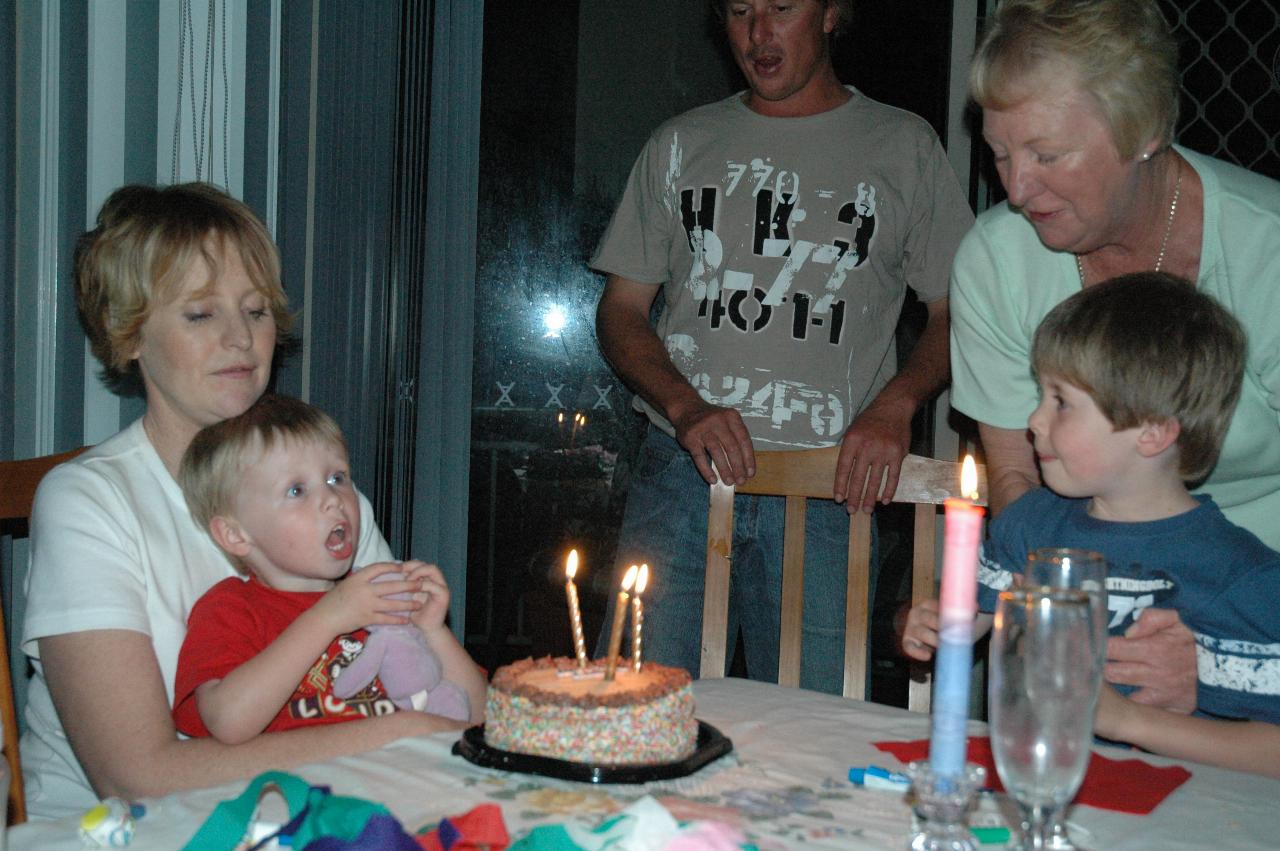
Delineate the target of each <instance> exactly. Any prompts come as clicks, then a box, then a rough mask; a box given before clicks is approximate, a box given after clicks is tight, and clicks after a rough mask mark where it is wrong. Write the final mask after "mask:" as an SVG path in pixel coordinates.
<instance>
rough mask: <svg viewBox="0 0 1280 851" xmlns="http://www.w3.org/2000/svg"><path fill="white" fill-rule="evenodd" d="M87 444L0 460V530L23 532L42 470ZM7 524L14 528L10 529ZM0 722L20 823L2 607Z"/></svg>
mask: <svg viewBox="0 0 1280 851" xmlns="http://www.w3.org/2000/svg"><path fill="white" fill-rule="evenodd" d="M88 448H89V447H87V446H81V447H80V448H78V449H72V450H70V451H68V452H60V453H58V454H57V455H44V456H41V457H40V458H27V459H24V460H21V461H0V531H2V532H6V533H7V532H9V531H13V532H21V533H22V534H25V533H26V529H25V528H24V527H25V522H26V521H27V520H28V519H29V518H30V517H31V505H32V503H34V502H35V498H36V487H37V486H38V485H39V484H40V480H41V479H43V478H44V475H45V473H47V472H49V471H50V470H51V469H53V468H54V467H56V466H57V465H59V464H61V463H62V462H63V461H70V460H71V459H72V458H74V457H76V456H77V455H79V454H80V453H81V452H83V451H85V450H86V449H88ZM14 521H21V522H22V527H23V528H18V527H17V526H16V524H15V523H14ZM10 526H15V528H13V529H10V528H9V527H10ZM0 724H3V725H4V755H5V759H7V760H8V762H9V776H10V779H9V824H21V823H22V822H24V821H26V820H27V798H26V793H25V791H24V790H23V787H22V758H21V755H20V754H19V752H18V709H17V706H16V704H15V701H14V693H13V675H12V672H11V671H10V669H9V641H8V631H7V628H6V626H5V622H4V611H3V609H0Z"/></svg>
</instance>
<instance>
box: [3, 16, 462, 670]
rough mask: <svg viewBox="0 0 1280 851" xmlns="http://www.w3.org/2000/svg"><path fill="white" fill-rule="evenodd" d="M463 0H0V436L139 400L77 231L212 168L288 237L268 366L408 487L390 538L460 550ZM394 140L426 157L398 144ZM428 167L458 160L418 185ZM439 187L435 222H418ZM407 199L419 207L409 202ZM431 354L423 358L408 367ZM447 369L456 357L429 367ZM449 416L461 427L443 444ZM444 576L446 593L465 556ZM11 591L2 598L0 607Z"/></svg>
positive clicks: (48, 439)
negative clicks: (292, 342) (409, 124)
mask: <svg viewBox="0 0 1280 851" xmlns="http://www.w3.org/2000/svg"><path fill="white" fill-rule="evenodd" d="M477 6H478V4H476V3H475V2H472V0H436V1H435V2H432V1H431V0H370V2H363V3H359V4H328V3H322V4H312V3H295V2H273V0H214V2H212V3H206V2H196V0H173V2H129V3H88V4H74V3H72V4H68V3H59V2H52V0H50V2H39V0H30V1H29V2H27V0H24V2H20V3H14V4H4V9H3V11H0V178H3V179H0V258H2V259H3V260H4V261H5V262H6V264H7V265H6V268H9V269H11V270H14V274H12V275H11V276H6V277H5V278H4V279H3V281H2V282H0V458H6V459H7V458H21V457H29V456H33V455H40V454H46V453H49V452H53V451H57V450H61V449H66V448H69V447H71V446H78V445H81V444H83V443H95V442H97V441H99V440H101V439H103V438H104V437H106V436H108V435H110V434H112V433H114V432H115V431H117V430H118V429H119V428H120V427H121V426H122V425H124V424H127V423H128V422H131V421H132V420H133V419H135V418H136V417H137V416H138V415H139V414H140V413H141V410H142V406H141V401H140V399H138V398H136V397H131V396H128V395H126V396H123V397H122V396H118V395H115V394H113V393H112V392H111V390H110V389H109V388H107V387H106V386H105V385H104V384H103V383H102V382H101V381H100V380H99V378H98V368H97V364H96V362H95V361H93V359H92V358H91V357H90V355H89V354H88V352H87V348H86V346H85V341H84V336H83V333H82V332H81V329H80V327H79V323H78V321H77V317H76V313H75V307H74V300H73V288H74V277H73V274H72V256H73V251H74V245H75V240H76V238H77V237H78V236H79V235H80V234H81V233H82V232H83V231H84V230H86V229H87V228H88V227H89V226H90V225H91V219H92V216H93V215H94V214H95V213H96V211H97V209H98V208H99V207H100V205H101V203H102V201H103V199H105V197H106V196H107V194H108V193H109V192H110V191H112V190H113V189H115V188H116V187H118V186H120V185H122V184H125V183H130V182H140V183H170V182H180V181H188V180H196V179H201V180H207V181H210V182H213V183H216V184H219V185H222V186H225V187H226V188H227V189H228V190H229V191H230V192H231V193H232V194H234V195H237V196H239V197H242V198H243V199H245V201H246V202H247V203H249V204H250V206H252V207H253V208H254V209H255V211H257V212H258V213H259V214H260V215H261V216H262V217H263V218H264V220H266V221H267V223H268V226H269V227H270V228H271V229H272V231H273V233H274V234H275V236H276V238H277V241H278V243H279V245H280V248H281V252H282V256H283V260H284V277H285V286H286V289H287V291H288V293H289V297H290V302H291V307H292V308H293V309H294V310H295V311H297V312H298V319H299V321H298V322H297V323H295V328H296V329H298V331H299V344H298V345H297V346H296V347H295V348H294V349H293V350H292V351H290V352H289V354H288V355H287V356H286V357H283V358H279V359H277V360H278V363H280V364H282V365H281V366H280V368H279V372H278V383H277V386H278V388H279V389H280V390H282V391H284V392H287V393H291V394H294V395H300V396H304V397H307V398H309V399H310V400H311V401H313V402H314V403H316V404H317V405H319V406H321V407H323V408H324V409H326V410H328V411H331V412H332V413H333V414H334V416H335V417H336V418H338V419H339V421H340V422H341V425H342V426H343V428H344V431H346V433H347V434H348V435H349V436H350V437H351V439H352V447H351V448H352V463H353V470H354V472H355V476H356V479H357V481H358V482H359V483H360V485H361V486H362V487H363V488H364V489H365V490H366V491H367V492H368V493H369V495H370V497H371V498H372V499H373V500H374V502H375V505H377V506H378V507H379V508H383V509H389V508H390V506H391V504H392V503H393V502H398V504H399V506H400V507H401V508H402V509H405V507H408V508H407V510H405V511H402V514H401V516H400V518H399V520H398V522H397V523H391V524H389V523H386V522H385V521H384V520H383V518H381V517H380V518H379V519H380V524H381V525H382V528H383V529H384V531H385V532H386V533H387V535H388V538H389V539H392V543H393V546H396V551H397V552H400V551H402V550H403V549H404V547H402V546H397V544H398V543H402V542H404V541H406V540H407V539H408V537H409V536H410V535H411V534H414V533H415V532H416V533H417V534H419V541H418V546H415V548H414V552H415V554H417V555H420V556H422V557H425V558H439V560H440V561H441V562H443V563H446V564H448V563H449V562H452V563H453V564H455V565H457V564H460V563H461V561H462V559H463V558H464V555H463V553H464V551H465V538H464V537H463V536H464V535H465V532H464V531H462V530H463V528H464V527H465V507H464V508H463V509H462V511H461V513H460V514H459V512H458V510H457V504H456V501H450V500H444V499H440V498H438V497H439V494H441V493H449V492H456V491H457V490H459V489H461V488H463V487H465V477H466V462H465V457H466V452H465V441H466V439H467V422H468V410H467V406H466V405H465V404H463V405H451V404H450V403H449V402H448V398H447V393H448V392H449V388H450V387H453V386H456V385H457V384H459V383H461V384H463V385H464V386H465V385H466V383H467V382H468V381H469V374H470V338H469V334H468V333H464V334H463V335H461V336H462V338H461V339H459V337H458V335H449V334H444V333H440V330H439V327H437V325H439V326H441V327H442V326H443V325H444V323H445V322H446V321H448V322H450V323H453V324H454V325H455V326H457V325H459V324H460V325H461V327H463V328H467V329H469V327H470V314H469V312H468V311H469V305H470V301H469V293H470V290H471V277H470V272H469V269H470V265H469V264H470V263H471V258H473V256H474V249H473V245H472V243H470V242H468V238H469V236H470V234H471V230H472V228H471V225H470V223H469V222H470V221H473V220H474V183H475V176H474V175H475V140H474V138H470V139H469V138H468V134H470V135H471V136H472V137H474V135H475V134H476V131H475V128H474V127H473V126H472V127H470V129H468V128H469V125H468V121H470V122H472V124H474V123H475V121H476V114H477V113H478V98H479V79H478V76H479V73H478V68H479V22H478V15H479V10H478V9H477ZM313 12H315V13H316V16H315V17H313V15H312V13H313ZM411 28H412V31H411ZM403 42H409V44H408V45H407V46H406V44H405V43H403ZM428 50H431V51H434V52H433V53H429V52H428ZM433 63H434V64H435V65H436V66H437V67H435V68H434V69H433V68H432V64H433ZM408 64H412V65H413V68H412V73H410V74H407V75H406V78H407V79H411V80H417V81H419V84H418V85H416V87H414V88H413V89H412V90H411V91H410V92H409V93H408V94H407V95H406V96H405V97H401V71H402V70H405V66H406V65H408ZM433 71H434V73H432V72H433ZM423 80H430V81H431V83H432V84H434V85H435V86H436V87H437V88H436V89H434V90H433V89H432V88H431V86H429V85H425V84H421V82H420V81H423ZM409 120H413V121H416V122H418V123H417V124H416V125H415V127H414V131H413V132H414V133H415V134H416V136H417V138H416V140H414V143H413V144H412V145H409V144H407V143H406V139H405V135H406V134H405V133H402V132H401V128H402V126H404V124H405V122H406V121H409ZM437 130H438V131H439V132H438V133H437ZM432 134H435V135H436V139H437V144H436V145H435V146H434V147H431V146H430V138H429V136H431V135H432ZM441 138H447V139H449V140H450V144H449V145H447V146H446V145H441V144H439V139H441ZM406 148H411V149H412V150H411V151H410V153H411V154H412V155H413V156H416V157H420V160H421V161H420V163H418V164H417V165H414V166H412V167H406V166H405V158H406ZM468 156H470V166H469V168H468ZM415 162H416V161H415ZM428 172H431V173H432V174H437V175H438V174H439V173H441V172H444V173H447V175H448V179H449V181H450V185H449V186H448V187H447V188H441V189H440V190H439V191H438V192H436V193H435V195H434V200H433V201H429V200H428V197H427V196H428V193H427V191H426V182H427V179H428ZM444 182H445V181H444V180H443V179H441V180H440V181H439V183H441V184H443V183H444ZM406 187H407V188H406ZM431 203H433V204H434V206H431V207H430V210H429V214H430V217H431V221H432V222H436V223H438V224H437V226H436V228H434V229H433V232H432V233H430V234H428V233H427V230H428V229H427V226H426V218H427V216H428V207H429V204H431ZM458 210H461V212H458ZM409 213H412V214H414V215H417V216H418V218H417V219H416V220H414V221H413V222H410V223H408V224H406V222H409V219H408V217H407V214H409ZM469 217H470V219H469ZM407 228H414V229H415V230H416V231H417V232H419V233H420V236H419V238H418V241H416V242H415V241H413V240H405V242H406V243H411V246H412V250H413V251H414V252H416V254H414V256H412V257H406V256H405V255H404V253H403V252H400V251H393V242H392V240H393V238H395V237H396V236H399V235H400V234H402V233H403V232H404V231H405V230H406V229H407ZM459 253H460V254H461V255H462V256H464V257H466V258H467V263H466V264H462V267H461V268H459V264H458V263H457V261H456V257H457V255H458V254H459ZM429 276H430V279H431V280H432V281H433V282H434V284H433V285H432V286H427V285H426V284H425V281H426V280H427V278H428V277H429ZM458 293H461V295H460V296H459V295H458ZM409 294H412V295H414V296H415V297H417V298H418V302H417V305H418V306H419V309H418V311H417V312H416V313H414V312H410V311H408V310H407V309H406V304H407V302H408V299H407V298H406V296H407V295H409ZM432 299H436V300H438V301H443V302H445V303H447V304H448V305H449V307H450V309H449V310H440V309H435V308H434V307H433V306H432V305H433V303H432ZM424 305H425V306H424ZM459 313H463V314H465V315H464V316H462V318H459ZM421 340H428V341H431V342H430V344H429V345H420V344H419V341H421ZM455 343H458V345H456V346H454V344H455ZM450 346H454V348H455V349H457V350H458V352H460V354H458V353H451V352H450V350H449V349H450ZM405 365H408V366H409V367H411V371H410V374H405V371H404V367H405ZM424 369H426V370H428V371H431V370H434V372H433V373H432V374H431V375H430V376H429V377H427V378H425V379H422V380H419V379H418V376H419V375H420V374H421V372H422V370H424ZM446 373H449V374H451V375H452V374H456V375H460V376H461V378H458V379H456V380H452V379H451V380H450V381H444V380H442V378H443V377H444V376H445V375H446ZM459 423H461V425H459ZM388 433H394V434H395V435H396V437H397V441H389V440H387V439H385V436H386V435H387V434H388ZM451 440H452V441H455V442H456V441H462V442H463V448H462V451H458V450H457V448H456V446H453V447H449V448H446V449H442V448H441V447H442V446H445V445H446V444H448V442H449V441H451ZM431 441H435V443H434V444H433V445H432V446H430V447H426V446H425V444H426V443H430V442H431ZM392 443H395V447H396V449H398V450H399V454H398V455H396V456H394V457H390V456H389V455H388V453H389V448H388V447H389V446H390V445H391V444H392ZM418 450H421V451H418ZM459 459H461V460H459ZM420 465H421V466H423V467H424V468H425V472H422V473H418V474H417V475H415V473H417V470H416V468H417V467H418V466H420ZM459 482H460V483H459ZM415 487H416V488H417V491H414V488H415ZM396 489H398V491H397V492H394V493H393V491H396ZM393 497H394V499H393ZM437 509H439V510H441V511H445V512H447V514H446V516H444V517H443V518H442V517H441V516H439V515H438V514H433V512H436V511H437ZM428 515H430V516H428ZM395 533H398V535H399V539H400V540H399V542H398V541H396V540H395V539H393V538H392V536H393V534H395ZM428 538H429V540H428ZM0 546H3V548H4V549H3V550H0V560H2V561H3V562H4V564H5V572H4V576H5V577H6V583H12V584H11V585H10V586H9V587H5V588H3V589H0V596H3V598H4V601H5V606H6V608H8V607H9V606H10V605H11V603H13V602H14V601H15V598H16V596H17V595H15V594H14V593H12V591H13V588H14V587H19V588H20V587H21V571H19V572H18V573H17V575H16V576H15V573H14V572H13V571H10V570H9V569H8V566H9V565H10V564H14V565H17V566H19V567H21V566H23V565H25V562H26V553H25V547H24V546H23V542H17V545H16V546H13V547H11V546H10V545H9V540H8V539H7V538H5V539H2V540H0ZM442 553H445V554H442ZM450 584H451V586H452V587H453V588H454V591H455V598H456V601H457V604H458V605H459V606H461V605H462V600H463V599H464V598H465V589H464V587H463V578H462V576H461V575H459V577H458V579H457V582H455V581H454V579H453V577H450ZM18 604H19V609H18V610H17V611H14V610H9V611H7V612H6V619H7V622H8V624H9V625H10V629H11V630H12V628H13V625H14V624H16V623H20V622H21V614H22V613H21V607H20V601H18ZM455 620H460V618H455ZM10 648H11V649H12V650H15V652H16V643H15V642H10ZM16 661H21V660H20V659H18V660H16ZM18 670H21V668H18Z"/></svg>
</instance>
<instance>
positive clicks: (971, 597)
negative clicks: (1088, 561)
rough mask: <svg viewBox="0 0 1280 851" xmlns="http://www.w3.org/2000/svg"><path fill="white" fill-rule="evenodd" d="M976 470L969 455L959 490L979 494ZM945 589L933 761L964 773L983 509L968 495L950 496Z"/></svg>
mask: <svg viewBox="0 0 1280 851" xmlns="http://www.w3.org/2000/svg"><path fill="white" fill-rule="evenodd" d="M977 480H978V476H977V468H976V467H975V466H974V464H973V459H972V458H970V457H969V456H965V459H964V467H963V472H962V474H961V484H960V491H961V493H963V494H964V495H965V496H968V497H971V498H977V490H978V486H977ZM944 507H945V509H946V543H945V545H944V548H943V560H942V589H941V591H940V593H939V595H938V596H939V601H938V621H939V626H938V655H937V657H936V661H935V662H934V669H933V676H934V684H933V719H932V721H933V728H932V732H931V734H930V737H929V764H930V767H931V768H932V769H933V772H934V773H935V774H936V775H938V776H940V777H958V776H959V775H960V773H961V772H962V771H964V763H965V745H966V742H967V738H966V728H967V726H968V719H969V669H970V667H972V664H973V617H974V615H975V614H976V612H977V608H978V601H977V594H978V584H977V570H978V546H979V545H980V544H981V542H982V515H983V513H984V512H983V510H982V508H980V507H979V506H977V505H974V504H973V503H972V502H970V501H969V500H968V499H948V500H946V502H945V503H944Z"/></svg>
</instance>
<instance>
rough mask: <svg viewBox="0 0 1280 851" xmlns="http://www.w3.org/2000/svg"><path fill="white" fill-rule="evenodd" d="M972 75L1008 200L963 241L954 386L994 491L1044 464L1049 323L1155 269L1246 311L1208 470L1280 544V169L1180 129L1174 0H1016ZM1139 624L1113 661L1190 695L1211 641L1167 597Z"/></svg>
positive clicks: (1224, 500) (956, 281) (1164, 693)
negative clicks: (1037, 354)
mask: <svg viewBox="0 0 1280 851" xmlns="http://www.w3.org/2000/svg"><path fill="white" fill-rule="evenodd" d="M970 87H971V92H972V95H973V97H974V99H975V100H976V101H977V103H978V104H979V105H980V106H981V107H982V110H983V114H982V133H983V137H984V138H985V140H986V142H987V144H988V145H989V146H990V147H991V150H992V153H993V154H994V156H995V164H996V169H997V171H998V173H999V176H1000V180H1001V182H1002V183H1003V185H1004V188H1005V189H1006V191H1007V192H1008V201H1007V203H1002V204H1000V205H998V206H997V207H995V208H993V209H991V210H988V211H987V212H985V213H984V214H983V215H982V216H980V217H979V218H978V221H977V224H976V225H975V227H974V228H973V230H972V231H971V232H970V233H969V234H968V236H967V237H966V238H965V240H964V242H963V244H962V245H961V247H960V250H959V252H958V254H957V256H956V261H955V266H954V271H953V276H952V286H951V317H952V338H951V368H952V376H953V379H952V380H953V387H954V389H953V404H954V405H955V407H956V408H958V409H959V410H961V411H963V412H964V413H966V414H968V415H969V416H971V417H973V419H974V420H976V421H977V422H978V428H979V432H980V435H981V438H982V443H983V447H984V449H985V452H986V459H987V469H988V475H989V479H990V482H991V498H992V504H993V508H994V510H995V511H997V512H998V511H999V510H1000V508H1002V507H1003V506H1004V505H1007V504H1008V503H1009V502H1011V501H1012V500H1014V499H1016V498H1017V497H1018V496H1019V495H1021V494H1022V493H1023V492H1025V491H1027V490H1028V489H1030V488H1032V487H1035V486H1037V485H1038V484H1039V474H1038V470H1037V462H1036V457H1035V454H1034V450H1033V447H1032V444H1031V442H1030V441H1029V440H1028V437H1027V430H1026V422H1027V415H1028V414H1029V413H1030V412H1031V411H1032V409H1034V408H1035V407H1036V404H1037V390H1036V384H1035V382H1034V380H1033V379H1032V376H1031V371H1030V368H1029V350H1030V345H1031V339H1032V336H1033V334H1034V332H1035V329H1036V326H1037V325H1038V324H1039V322H1040V320H1041V319H1042V318H1043V317H1044V316H1045V314H1047V313H1048V312H1049V311H1050V310H1051V309H1052V308H1053V307H1054V306H1055V305H1057V304H1058V303H1059V302H1061V301H1062V300H1063V299H1065V298H1067V297H1068V296H1070V295H1071V294H1072V293H1074V292H1077V291H1079V290H1080V289H1081V288H1082V287H1089V286H1092V285H1094V284H1096V283H1099V282H1101V281H1103V280H1106V279H1109V278H1113V277H1116V276H1118V275H1121V274H1125V273H1130V272H1140V271H1150V270H1153V269H1154V270H1156V271H1164V272H1169V273H1172V274H1174V275H1178V276H1180V277H1183V278H1186V279H1188V280H1191V281H1194V282H1196V285H1197V287H1199V288H1200V289H1201V290H1202V291H1203V292H1206V293H1209V294H1210V295H1212V296H1214V297H1215V298H1216V299H1218V300H1219V301H1220V302H1221V303H1222V304H1224V305H1225V306H1226V307H1227V309H1228V310H1230V311H1231V312H1232V313H1233V314H1234V315H1235V317H1236V318H1237V319H1239V320H1240V321H1241V323H1242V324H1243V325H1244V326H1245V329H1246V332H1247V333H1248V336H1249V351H1248V362H1247V366H1246V373H1245V380H1244V389H1243V392H1242V394H1241V399H1240V402H1239V406H1238V407H1237V409H1236V412H1235V415H1234V418H1233V420H1232V424H1231V428H1230V430H1229V432H1228V434H1227V438H1226V442H1225V444H1224V446H1223V449H1222V452H1221V455H1220V456H1219V458H1218V462H1217V465H1216V466H1215V467H1214V469H1213V471H1212V472H1211V473H1210V475H1209V477H1208V479H1207V481H1205V482H1204V484H1203V487H1202V490H1203V491H1205V492H1208V493H1211V494H1212V495H1213V497H1214V499H1215V500H1216V501H1217V502H1218V504H1219V505H1220V506H1221V507H1222V509H1223V511H1224V513H1225V514H1226V515H1227V517H1228V518H1229V519H1230V520H1232V521H1233V522H1235V523H1236V524H1238V525H1241V526H1244V527H1245V528H1246V529H1248V530H1249V531H1251V532H1253V533H1254V534H1256V535H1257V536H1258V537H1260V538H1262V540H1263V541H1264V542H1266V543H1267V544H1268V545H1270V546H1271V547H1273V548H1280V523H1277V522H1276V518H1277V517H1280V413H1278V412H1280V323H1277V322H1276V317H1277V316H1280V183H1277V182H1276V181H1273V180H1270V179H1268V178H1266V177H1263V176H1261V175H1258V174H1253V173H1251V172H1249V171H1246V170H1245V169H1242V168H1239V167H1237V166H1234V165H1229V164H1227V163H1225V162H1222V161H1220V160H1217V159H1214V158H1212V157H1208V156H1204V155H1203V154H1198V153H1195V152H1193V151H1190V150H1188V149H1186V148H1183V147H1180V146H1178V145H1175V144H1173V143H1172V138H1173V129H1174V124H1175V121H1176V119H1177V112H1178V77H1177V50H1176V45H1175V43H1174V40H1173V37H1172V34H1171V32H1170V29H1169V26H1168V24H1167V23H1166V21H1165V20H1164V18H1163V17H1162V16H1161V13H1160V10H1159V8H1158V6H1157V4H1156V2H1155V0H1005V2H1003V3H1001V4H1000V6H999V8H998V9H997V10H996V12H995V13H994V15H993V16H992V18H991V20H990V22H989V26H988V28H987V31H986V33H985V35H984V37H983V39H982V41H981V43H980V45H979V47H978V50H977V55H976V56H975V58H974V62H973V65H972V69H971V74H970ZM1135 519H1140V518H1135ZM1132 639H1133V640H1132V641H1129V642H1128V643H1126V641H1127V640H1126V639H1113V640H1112V645H1111V646H1110V648H1109V651H1110V657H1111V658H1110V662H1109V664H1108V670H1107V677H1108V679H1110V680H1112V681H1115V682H1128V683H1134V684H1138V685H1142V686H1145V688H1144V689H1142V690H1140V691H1139V692H1137V693H1135V698H1136V699H1138V700H1140V701H1143V702H1150V703H1154V704H1157V705H1163V706H1165V707H1167V708H1176V709H1180V710H1181V711H1184V712H1186V711H1191V709H1193V708H1194V706H1195V652H1194V648H1193V645H1192V642H1191V636H1190V633H1189V632H1188V631H1187V630H1186V629H1185V627H1182V626H1181V625H1180V624H1179V623H1178V620H1177V616H1176V615H1175V614H1174V613H1172V612H1169V611H1157V610H1148V611H1147V612H1145V613H1144V616H1143V618H1142V619H1141V621H1140V622H1139V624H1138V626H1137V627H1136V631H1135V632H1134V633H1133V634H1132Z"/></svg>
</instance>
